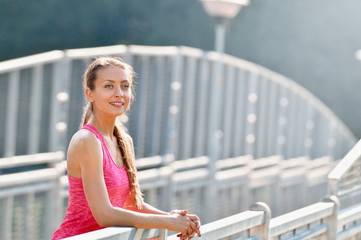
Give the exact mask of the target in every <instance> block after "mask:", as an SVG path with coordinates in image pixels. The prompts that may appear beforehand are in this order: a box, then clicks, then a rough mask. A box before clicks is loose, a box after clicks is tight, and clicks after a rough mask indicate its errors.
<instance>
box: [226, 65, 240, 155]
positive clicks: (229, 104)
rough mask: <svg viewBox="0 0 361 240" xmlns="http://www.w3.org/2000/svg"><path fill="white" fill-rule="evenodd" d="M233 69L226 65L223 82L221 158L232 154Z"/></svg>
mask: <svg viewBox="0 0 361 240" xmlns="http://www.w3.org/2000/svg"><path fill="white" fill-rule="evenodd" d="M234 71H235V69H234V67H233V66H230V65H228V67H227V72H228V75H227V77H228V78H227V79H226V81H225V82H224V84H225V85H226V86H225V88H226V96H225V103H224V107H225V112H224V122H223V129H224V135H223V139H224V141H223V158H224V159H225V158H228V157H231V154H232V151H231V150H232V146H231V145H232V141H231V139H232V136H233V134H232V129H233V127H234V126H235V124H237V123H235V124H232V122H233V120H234V113H233V112H232V109H234V104H235V102H234V99H235V97H234V91H233V89H234V82H235V79H234V78H235V74H234Z"/></svg>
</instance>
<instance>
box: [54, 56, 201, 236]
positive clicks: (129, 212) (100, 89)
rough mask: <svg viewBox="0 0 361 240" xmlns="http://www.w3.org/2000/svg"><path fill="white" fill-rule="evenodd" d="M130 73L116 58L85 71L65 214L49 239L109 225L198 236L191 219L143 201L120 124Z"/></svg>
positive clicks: (127, 103) (104, 59) (129, 145)
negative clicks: (84, 102)
mask: <svg viewBox="0 0 361 240" xmlns="http://www.w3.org/2000/svg"><path fill="white" fill-rule="evenodd" d="M134 74H135V73H134V71H133V68H132V67H131V66H130V65H128V64H127V63H125V62H124V61H123V60H121V59H120V58H115V57H100V58H97V59H95V60H94V61H93V62H92V63H91V64H90V65H89V66H88V68H87V70H86V71H85V74H84V89H85V96H86V99H87V105H86V107H85V109H84V114H83V120H82V127H81V129H80V130H79V131H78V132H76V133H75V134H74V136H73V137H72V139H71V141H70V144H69V149H68V156H67V169H68V180H69V201H68V209H67V213H66V216H65V219H64V221H63V223H62V224H61V225H60V227H59V229H58V230H57V231H55V232H54V233H53V239H54V240H55V239H61V238H65V237H70V236H74V235H78V234H82V233H86V232H89V231H94V230H97V229H101V228H104V227H110V226H132V227H136V228H166V229H168V230H170V231H176V232H179V235H178V236H179V237H180V239H191V238H192V237H193V236H195V234H198V236H200V232H199V227H200V220H199V218H198V217H197V216H196V215H193V214H188V213H187V211H185V210H173V211H172V212H170V213H167V212H164V211H161V210H159V209H156V208H154V207H152V206H151V205H149V204H147V203H145V202H144V201H143V198H142V194H141V191H140V188H139V184H138V181H137V169H136V167H135V157H134V147H133V142H132V139H131V137H130V136H129V135H128V134H127V131H126V129H125V127H124V126H123V125H122V124H121V123H120V121H119V116H121V115H122V114H124V113H125V111H126V110H127V109H128V108H129V106H130V102H131V100H132V98H133V94H132V88H133V77H134Z"/></svg>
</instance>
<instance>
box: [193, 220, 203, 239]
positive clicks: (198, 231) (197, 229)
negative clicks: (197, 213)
mask: <svg viewBox="0 0 361 240" xmlns="http://www.w3.org/2000/svg"><path fill="white" fill-rule="evenodd" d="M190 226H191V228H192V230H193V231H192V232H196V233H197V235H198V237H200V236H201V231H200V230H199V227H198V226H197V224H196V223H195V222H193V221H191V224H190Z"/></svg>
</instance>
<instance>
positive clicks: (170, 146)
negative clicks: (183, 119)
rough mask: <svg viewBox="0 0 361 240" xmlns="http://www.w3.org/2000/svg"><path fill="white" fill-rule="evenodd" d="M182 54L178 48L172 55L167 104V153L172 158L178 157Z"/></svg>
mask: <svg viewBox="0 0 361 240" xmlns="http://www.w3.org/2000/svg"><path fill="white" fill-rule="evenodd" d="M182 61H183V56H182V54H181V52H180V50H179V49H178V52H177V53H176V55H174V56H173V66H172V68H173V72H172V80H171V84H170V92H171V93H170V99H169V101H170V105H169V109H168V112H169V118H168V130H167V131H168V137H167V138H168V141H167V147H166V149H167V151H166V153H167V154H173V156H174V159H178V148H179V146H178V144H179V114H180V113H179V111H180V99H179V98H180V95H181V91H182V87H183V86H182V79H181V74H182V69H183V63H182Z"/></svg>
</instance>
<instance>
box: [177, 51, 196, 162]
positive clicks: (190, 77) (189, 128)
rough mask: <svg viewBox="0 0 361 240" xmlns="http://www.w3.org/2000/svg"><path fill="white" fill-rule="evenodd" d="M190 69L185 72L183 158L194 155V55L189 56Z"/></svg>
mask: <svg viewBox="0 0 361 240" xmlns="http://www.w3.org/2000/svg"><path fill="white" fill-rule="evenodd" d="M187 60H188V70H187V71H186V72H185V75H186V78H185V79H184V87H187V89H185V90H184V91H183V92H184V99H183V102H184V113H183V114H182V116H181V117H182V118H183V126H184V138H183V139H180V141H182V142H183V144H181V145H182V146H183V149H182V151H181V153H182V159H186V158H190V157H192V146H193V145H194V140H193V136H192V133H193V132H194V125H193V119H194V108H195V88H196V87H195V86H196V78H195V74H196V64H197V62H196V59H195V58H194V57H188V59H187Z"/></svg>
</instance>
